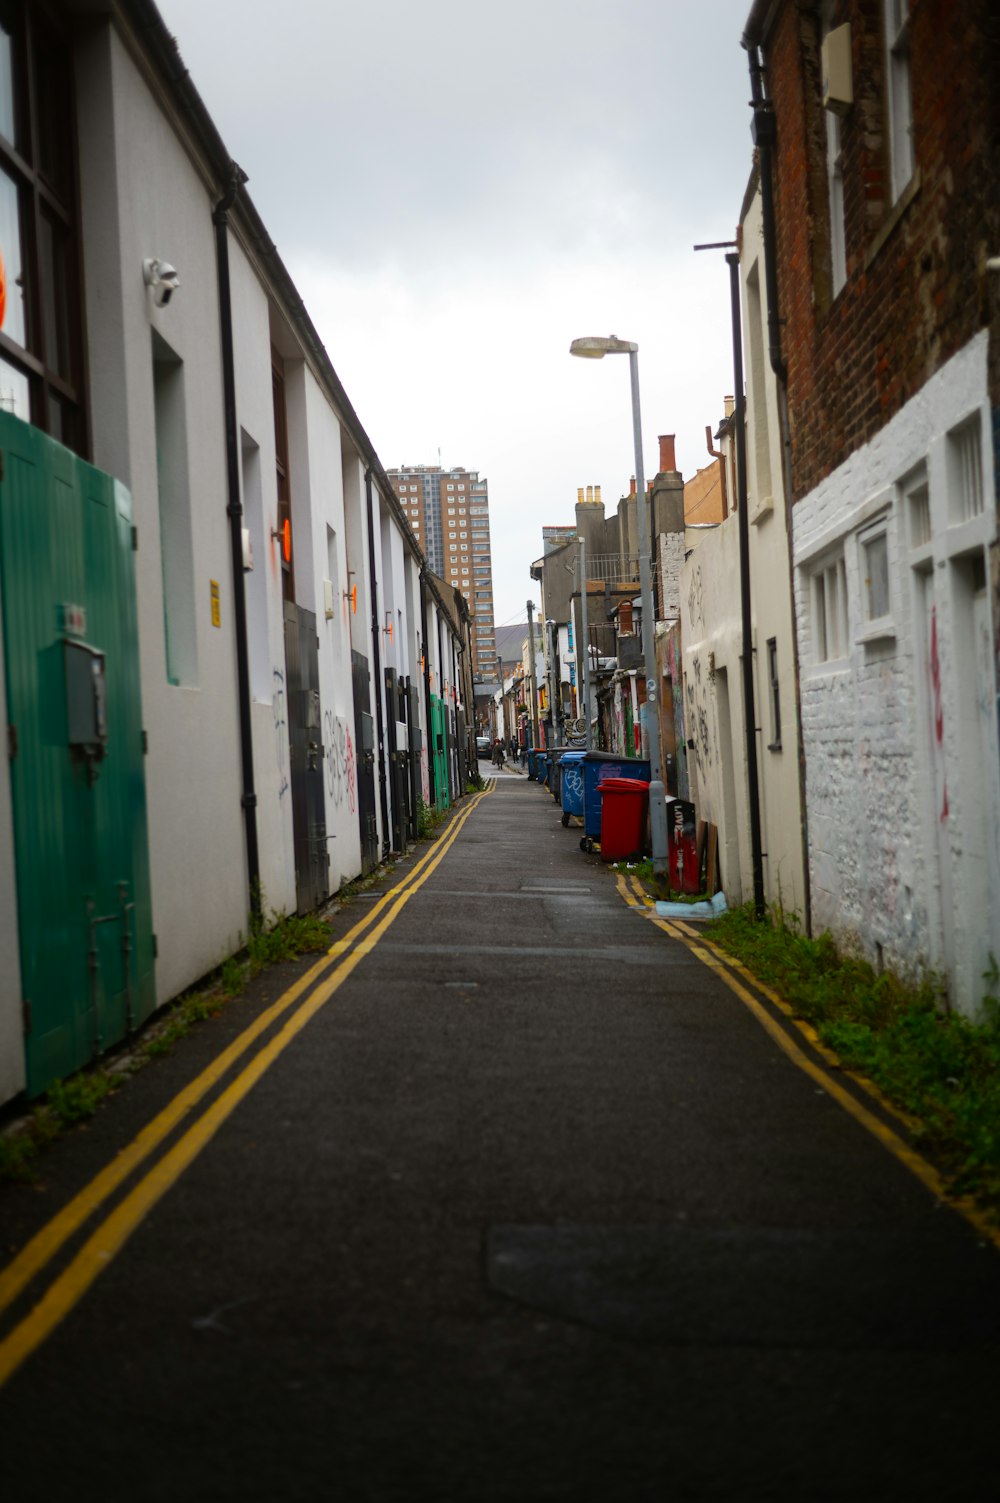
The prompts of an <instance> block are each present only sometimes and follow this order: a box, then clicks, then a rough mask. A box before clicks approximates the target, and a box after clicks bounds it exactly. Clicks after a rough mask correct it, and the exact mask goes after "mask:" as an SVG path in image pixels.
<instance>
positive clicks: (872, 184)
mask: <svg viewBox="0 0 1000 1503" xmlns="http://www.w3.org/2000/svg"><path fill="white" fill-rule="evenodd" d="M744 45H745V46H746V47H747V49H748V53H749V57H750V65H751V79H752V85H753V94H754V99H755V109H754V136H755V140H756V142H757V145H758V156H759V160H760V168H761V180H762V193H763V199H764V236H765V252H766V263H767V268H766V269H767V275H768V277H769V279H770V286H769V294H772V293H773V296H771V295H769V296H768V299H767V302H768V308H769V327H768V355H769V358H770V363H771V365H772V367H773V369H774V370H775V371H776V373H777V375H778V378H779V385H780V388H781V396H782V401H781V411H782V416H783V426H784V433H783V437H784V440H785V445H784V460H785V465H786V471H787V473H786V480H787V484H788V492H789V495H790V497H791V501H792V506H791V543H792V571H793V587H794V598H795V615H796V634H797V652H798V660H799V675H800V703H801V715H802V740H803V754H804V759H805V767H806V778H805V783H806V817H807V822H808V834H809V882H810V888H811V898H812V914H813V923H814V926H815V927H816V928H817V929H822V928H830V929H832V930H834V931H835V932H836V933H838V934H839V935H840V936H841V937H845V938H852V939H853V940H855V941H856V942H857V943H858V944H859V945H860V947H861V948H862V949H863V950H864V951H865V952H866V953H867V954H868V955H869V956H870V958H871V959H872V960H873V961H874V962H875V963H876V964H881V963H882V962H883V961H885V963H886V964H890V963H891V964H892V965H893V966H894V967H896V968H900V969H907V968H911V967H912V968H918V967H920V966H922V965H929V966H931V967H933V968H934V969H936V970H939V971H941V972H943V973H944V974H945V975H946V977H947V980H948V985H949V990H950V992H951V995H952V998H953V1000H954V1001H955V1002H956V1003H957V1004H958V1005H960V1006H961V1007H962V1008H963V1009H965V1010H970V1011H971V1010H973V1009H974V1008H975V1007H976V1005H977V1004H978V1002H979V1000H980V998H981V996H982V994H983V991H984V983H983V979H982V977H983V973H984V972H985V971H986V970H987V969H988V967H989V963H990V955H991V953H992V954H1000V913H998V906H1000V905H998V900H997V893H998V891H1000V851H998V833H997V832H998V830H1000V791H998V790H1000V777H998V752H997V714H996V710H997V645H998V635H997V624H998V621H1000V613H998V610H997V599H998V590H997V585H998V564H997V544H996V539H997V490H996V478H995V477H996V475H997V473H998V465H997V455H996V444H997V441H998V440H997V435H998V434H1000V423H998V398H1000V273H998V271H997V270H996V269H995V268H993V267H991V265H990V262H991V260H992V259H993V258H995V257H997V255H998V254H1000V160H998V152H1000V146H998V142H1000V130H998V119H1000V67H998V58H1000V19H998V15H997V12H996V9H995V7H994V6H993V5H992V4H991V3H989V0H914V3H912V4H908V3H907V0H825V3H822V4H815V5H811V4H808V3H801V0H758V3H757V4H755V5H754V6H753V8H752V10H751V13H750V16H749V19H748V22H747V27H746V32H745V35H744Z"/></svg>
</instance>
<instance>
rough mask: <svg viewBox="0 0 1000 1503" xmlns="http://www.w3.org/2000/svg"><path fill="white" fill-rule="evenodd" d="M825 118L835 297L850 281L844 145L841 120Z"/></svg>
mask: <svg viewBox="0 0 1000 1503" xmlns="http://www.w3.org/2000/svg"><path fill="white" fill-rule="evenodd" d="M832 12H833V5H832V3H830V0H828V3H827V4H825V5H824V7H823V36H824V37H826V36H828V35H829V33H830V31H831V30H832V28H833V17H832ZM823 113H824V114H825V116H826V120H825V126H826V190H827V206H828V209H829V214H830V290H831V292H832V294H833V296H834V297H836V296H837V293H838V292H839V291H840V289H841V288H842V287H843V285H844V283H845V282H846V281H847V236H846V231H845V227H844V141H843V127H842V122H841V119H840V116H839V115H838V114H836V113H835V112H834V111H833V110H829V109H827V110H824V112H823Z"/></svg>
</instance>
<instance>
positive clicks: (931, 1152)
mask: <svg viewBox="0 0 1000 1503" xmlns="http://www.w3.org/2000/svg"><path fill="white" fill-rule="evenodd" d="M708 932H709V933H710V934H711V937H712V938H713V939H714V940H716V941H717V942H718V943H719V944H720V945H722V946H723V947H724V948H725V949H727V950H729V951H730V952H731V953H732V954H734V955H736V956H737V957H738V958H739V959H740V960H742V961H743V962H744V964H745V965H747V966H748V967H749V968H750V970H752V971H753V972H754V974H755V975H756V976H758V977H759V978H760V980H761V981H763V982H765V983H766V984H767V985H769V986H772V987H773V988H774V989H775V990H776V991H778V992H779V993H780V994H781V995H782V996H783V997H784V998H785V1000H786V1001H787V1002H789V1003H790V1004H791V1005H792V1007H793V1008H794V1010H795V1013H796V1015H797V1016H799V1017H801V1018H803V1019H805V1020H806V1021H807V1022H809V1023H811V1024H812V1025H813V1027H814V1028H815V1029H816V1032H817V1033H818V1034H819V1036H820V1038H821V1039H822V1040H823V1042H824V1043H825V1044H827V1045H828V1046H829V1047H830V1048H831V1049H833V1050H834V1051H835V1053H836V1054H837V1055H838V1056H839V1058H840V1059H841V1061H842V1062H843V1063H844V1065H846V1066H847V1067H848V1069H851V1070H855V1071H857V1072H859V1073H860V1074H863V1075H866V1076H867V1077H868V1079H869V1080H871V1081H873V1082H874V1083H875V1085H877V1086H878V1088H879V1090H880V1091H882V1092H883V1094H884V1095H885V1096H886V1097H887V1099H888V1100H889V1101H891V1102H893V1104H894V1105H895V1106H897V1107H899V1108H901V1109H902V1110H903V1111H904V1112H906V1113H907V1114H908V1115H909V1116H911V1117H913V1118H915V1119H916V1121H917V1122H918V1124H919V1125H918V1127H917V1129H916V1136H917V1138H918V1140H919V1146H920V1148H921V1151H922V1152H924V1153H925V1154H926V1155H927V1156H928V1157H929V1158H931V1159H933V1160H934V1162H935V1163H936V1165H937V1167H938V1168H939V1169H940V1170H941V1172H942V1173H943V1174H944V1175H945V1177H946V1179H947V1180H948V1183H949V1185H950V1188H951V1190H952V1191H953V1193H954V1194H956V1195H969V1196H971V1197H972V1198H973V1199H975V1200H976V1201H977V1202H978V1203H979V1204H980V1205H981V1206H982V1207H983V1208H984V1209H987V1210H989V1211H991V1212H992V1213H993V1214H994V1215H996V1214H998V1213H1000V1008H998V1006H997V1004H996V1002H995V1000H994V998H993V997H992V996H991V995H990V977H989V976H984V978H983V979H984V1001H983V1009H982V1014H981V1017H980V1019H979V1020H977V1021H973V1020H970V1019H969V1018H965V1017H962V1016H961V1015H960V1014H958V1013H953V1012H947V1011H945V1010H944V1008H943V1006H942V990H941V986H940V983H939V981H937V980H936V979H935V978H933V977H931V978H928V979H927V980H925V981H923V982H922V983H920V984H917V985H910V984H908V983H906V982H904V981H902V980H901V979H900V978H899V977H898V976H896V975H894V974H893V973H892V972H890V971H884V972H882V973H881V974H878V973H876V971H875V970H874V968H873V967H872V966H871V965H869V964H868V962H867V961H865V960H861V959H859V958H857V957H855V956H851V955H846V954H842V953H840V952H839V951H838V949H837V947H836V945H835V944H834V942H833V940H832V938H831V937H830V935H829V934H822V935H820V936H819V938H818V939H809V938H808V937H807V936H806V935H804V934H802V933H801V932H800V930H799V928H798V925H797V924H796V923H795V922H794V921H791V920H789V919H787V918H786V917H785V916H784V915H782V914H780V913H779V914H777V915H772V917H771V921H770V922H765V923H758V922H756V920H755V919H754V916H753V909H752V907H747V908H739V909H735V910H734V911H733V912H731V913H727V914H724V915H722V916H721V917H720V918H718V919H716V920H714V921H713V922H712V924H711V925H710V926H709V929H708Z"/></svg>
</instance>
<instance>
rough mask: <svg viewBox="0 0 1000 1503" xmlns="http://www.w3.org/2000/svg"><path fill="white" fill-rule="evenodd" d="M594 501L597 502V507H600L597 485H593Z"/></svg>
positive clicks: (599, 490) (599, 494) (598, 487)
mask: <svg viewBox="0 0 1000 1503" xmlns="http://www.w3.org/2000/svg"><path fill="white" fill-rule="evenodd" d="M594 500H595V501H596V502H597V505H598V506H600V504H601V487H600V486H599V485H595V486H594Z"/></svg>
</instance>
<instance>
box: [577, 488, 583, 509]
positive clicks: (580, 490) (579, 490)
mask: <svg viewBox="0 0 1000 1503" xmlns="http://www.w3.org/2000/svg"><path fill="white" fill-rule="evenodd" d="M576 504H577V506H582V505H583V486H582V485H578V486H577V488H576Z"/></svg>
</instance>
